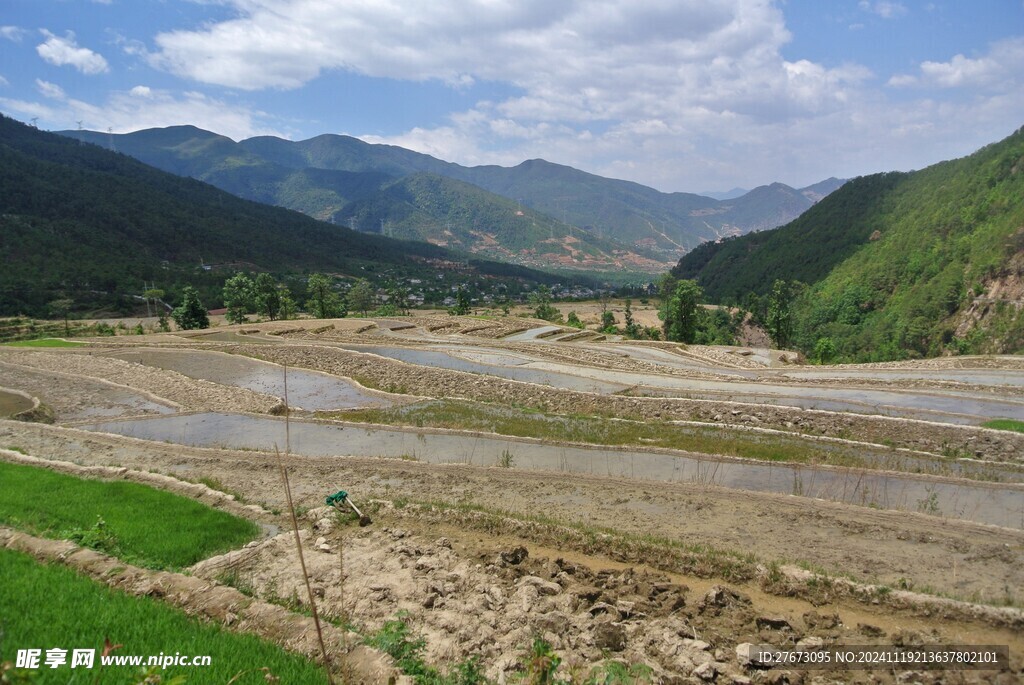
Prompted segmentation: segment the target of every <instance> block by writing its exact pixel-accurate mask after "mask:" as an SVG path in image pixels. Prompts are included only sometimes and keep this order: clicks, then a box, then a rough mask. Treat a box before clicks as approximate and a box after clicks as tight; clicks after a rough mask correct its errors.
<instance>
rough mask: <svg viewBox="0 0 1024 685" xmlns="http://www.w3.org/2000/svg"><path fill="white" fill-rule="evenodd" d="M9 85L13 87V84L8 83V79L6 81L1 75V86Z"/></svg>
mask: <svg viewBox="0 0 1024 685" xmlns="http://www.w3.org/2000/svg"><path fill="white" fill-rule="evenodd" d="M9 85H11V82H10V81H8V80H7V79H5V78H4V77H3V75H0V86H9Z"/></svg>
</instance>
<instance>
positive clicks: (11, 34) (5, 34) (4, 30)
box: [0, 26, 28, 43]
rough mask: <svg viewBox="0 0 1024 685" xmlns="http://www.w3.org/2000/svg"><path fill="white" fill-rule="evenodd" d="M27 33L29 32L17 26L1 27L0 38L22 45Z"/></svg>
mask: <svg viewBox="0 0 1024 685" xmlns="http://www.w3.org/2000/svg"><path fill="white" fill-rule="evenodd" d="M27 33H28V31H26V30H25V29H23V28H19V27H17V26H0V38H6V39H7V40H10V41H14V42H15V43H20V42H21V39H22V38H24V37H25V35H26V34H27Z"/></svg>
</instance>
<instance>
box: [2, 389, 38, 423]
mask: <svg viewBox="0 0 1024 685" xmlns="http://www.w3.org/2000/svg"><path fill="white" fill-rule="evenodd" d="M32 405H33V402H32V400H31V399H29V398H28V397H25V396H24V395H22V394H21V393H17V392H11V391H9V390H0V418H6V417H8V416H14V415H15V414H20V413H21V412H23V411H28V410H29V409H31V408H32Z"/></svg>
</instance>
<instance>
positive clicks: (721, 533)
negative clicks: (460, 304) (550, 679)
mask: <svg viewBox="0 0 1024 685" xmlns="http://www.w3.org/2000/svg"><path fill="white" fill-rule="evenodd" d="M371 324H373V325H371ZM490 324H500V325H501V326H504V327H505V329H504V330H506V331H515V332H514V333H511V334H510V335H507V336H505V337H502V336H501V335H497V334H496V333H495V331H494V330H493V329H492V330H490V332H488V333H481V335H480V336H474V335H473V333H472V332H473V331H475V330H480V329H481V326H488V325H490ZM513 324H514V325H513ZM523 325H524V324H523V322H522V320H515V321H512V322H502V321H500V320H499V321H496V322H486V321H481V320H479V319H469V318H465V319H463V318H459V317H436V318H435V319H432V320H431V319H429V317H413V318H411V319H409V320H406V319H404V318H402V317H396V318H394V319H382V320H358V319H357V320H352V321H346V322H345V323H344V325H341V324H338V322H319V321H294V322H274V324H273V326H267V325H263V324H245V325H244V326H236V327H231V326H224V327H221V328H217V329H215V330H214V331H212V332H209V333H205V334H201V335H192V334H189V335H188V337H185V336H161V337H154V338H153V339H152V341H150V340H149V339H148V338H147V337H146V336H141V337H139V336H132V337H131V338H130V339H128V338H125V339H121V338H111V339H104V340H97V341H96V342H95V343H94V344H93V345H90V346H89V347H88V348H86V349H76V350H73V351H67V350H64V351H59V350H58V351H52V352H51V351H40V352H32V353H28V352H15V351H9V350H3V349H0V387H2V388H5V389H10V390H16V391H18V392H17V393H4V392H2V391H0V415H2V414H3V413H4V411H9V410H13V409H16V408H17V407H20V406H22V404H23V403H24V402H25V399H24V397H23V396H22V395H21V394H20V393H25V394H26V395H28V396H30V397H38V398H40V400H41V401H43V402H44V403H45V404H47V405H49V406H50V407H52V409H53V415H54V416H55V418H56V425H52V426H46V425H40V424H25V423H21V422H16V421H10V420H4V419H0V458H3V459H8V460H16V459H20V458H24V459H40V460H45V461H47V462H54V463H56V462H60V463H62V464H63V466H60V468H63V469H71V468H78V467H79V466H80V467H81V468H92V467H97V466H107V467H115V469H116V471H115V472H116V473H123V472H124V469H134V470H135V471H137V472H138V473H143V474H149V473H150V472H156V474H166V475H169V476H174V477H178V478H182V479H188V480H190V481H193V482H196V481H202V482H204V483H210V484H213V485H214V486H215V487H216V488H217V489H222V490H223V491H225V492H231V493H235V494H236V495H240V496H243V497H244V498H245V500H246V503H247V506H252V507H254V509H253V512H257V511H258V512H260V513H259V514H258V517H259V519H260V521H261V523H265V524H268V525H271V526H277V529H280V530H287V528H288V527H289V526H290V525H291V524H290V522H289V520H287V519H286V517H285V514H284V511H285V507H286V505H285V497H284V495H283V492H282V487H281V478H280V472H279V471H278V469H277V463H276V457H275V456H274V447H275V446H277V447H278V448H279V449H280V450H281V451H282V452H284V453H285V454H283V456H282V460H283V462H284V464H285V466H286V468H287V471H288V473H289V479H290V482H291V487H292V491H293V495H294V497H295V498H296V504H297V505H298V506H299V507H300V513H301V512H306V515H305V516H303V517H302V518H301V519H300V527H301V528H303V529H304V530H305V531H306V533H305V534H304V535H303V537H302V544H303V546H304V549H305V550H306V555H307V556H306V561H307V563H308V564H309V568H310V571H311V575H312V578H311V580H312V582H313V584H314V589H315V590H316V592H317V593H318V594H317V595H316V596H317V597H318V598H319V600H318V601H321V602H323V604H322V608H323V609H324V611H325V613H326V615H330V616H339V615H341V614H340V613H339V612H342V611H343V612H345V614H346V615H347V616H349V617H350V618H351V619H353V620H354V621H355V622H357V623H359V624H360V625H362V626H364V627H365V628H366V630H368V631H373V630H377V629H379V628H380V627H381V626H382V625H383V623H384V621H387V620H390V619H393V618H394V616H395V615H396V613H397V612H398V611H399V610H405V611H407V612H408V614H407V620H408V621H409V625H410V629H411V630H413V631H415V634H417V635H423V636H424V637H425V638H426V640H427V647H426V649H425V652H424V654H425V656H426V658H427V660H428V662H429V663H431V664H436V665H438V666H441V667H446V668H447V667H450V666H452V665H453V664H455V663H458V662H460V661H461V660H463V659H466V658H469V657H476V658H479V659H480V664H481V667H482V668H483V669H484V670H485V672H486V673H487V674H488V676H489V677H491V678H494V679H495V680H497V679H499V678H506V679H508V678H512V677H513V676H514V673H513V672H512V671H511V670H508V669H509V668H510V667H509V665H508V664H510V663H512V661H510V660H509V655H513V656H515V655H520V654H523V653H525V651H524V650H526V649H527V648H528V647H529V644H528V643H529V641H530V639H531V636H532V635H535V634H542V635H548V634H549V635H550V636H552V637H551V643H552V644H553V645H554V649H555V650H556V652H557V653H558V654H559V655H560V656H562V657H564V658H566V659H572V660H575V661H576V662H578V663H580V664H584V665H586V666H587V667H591V666H593V665H596V664H599V663H603V660H605V659H607V658H617V659H619V660H621V661H622V662H623V663H637V664H643V665H645V666H647V667H649V668H650V669H652V673H654V674H655V677H654V678H653V682H666V683H668V682H672V683H675V682H689V681H690V680H692V679H694V678H698V679H700V680H702V681H704V682H722V683H744V682H748V680H749V682H751V683H753V682H755V681H758V682H760V681H762V680H764V674H763V672H762V671H760V670H758V669H756V668H753V667H751V666H749V665H748V664H745V663H743V662H742V661H741V660H740V659H739V658H738V656H737V652H736V648H737V647H738V646H739V645H740V644H741V643H745V642H755V643H757V642H762V641H764V642H768V643H771V644H776V643H778V644H787V645H788V644H795V642H797V641H800V640H811V641H812V643H813V642H814V641H816V640H821V641H822V643H823V644H864V643H865V642H868V643H870V644H878V645H888V646H892V645H894V644H919V643H932V642H943V641H944V642H947V643H952V644H980V642H979V641H981V640H987V641H989V642H990V643H992V644H1009V645H1011V655H1012V656H1011V665H1010V667H1009V669H1008V670H1006V671H1005V672H1004V673H1003V674H993V673H987V672H978V674H979V675H977V676H975V675H973V674H967V675H966V679H965V681H964V682H971V683H973V682H992V681H993V679H995V678H996V677H998V676H1005V677H1004V678H1003V681H1006V682H1013V681H1014V679H1019V678H1020V676H1021V675H1024V660H1022V658H1021V656H1020V655H1018V654H1017V651H1019V652H1020V654H1024V641H1022V638H1021V637H1020V636H1021V635H1024V593H1022V592H1021V590H1020V588H1022V587H1024V436H1022V434H1020V433H1017V432H1014V431H1010V430H991V429H986V428H982V427H980V424H981V423H983V422H986V421H988V420H989V419H993V418H1004V419H1011V420H1017V421H1021V420H1022V419H1024V412H1022V411H1021V407H1022V406H1024V395H1022V392H1021V388H1022V387H1024V372H1022V371H1021V369H1020V368H1019V366H1018V365H1015V364H1014V360H1009V361H1007V360H1003V359H998V358H992V359H980V360H975V361H971V362H970V364H973V366H972V365H970V364H968V365H965V366H963V367H962V368H961V367H957V366H956V365H955V361H956V360H952V361H946V360H928V364H923V363H921V364H919V365H917V366H914V365H912V364H908V365H902V366H901V365H886V366H884V367H882V366H879V367H877V368H876V367H863V368H862V367H835V368H830V367H808V366H799V365H792V364H790V365H780V364H779V361H778V355H777V354H776V353H772V354H767V353H765V352H764V351H763V350H762V351H759V352H757V351H751V353H750V354H749V355H745V356H743V355H740V354H739V352H743V351H742V350H741V351H739V352H738V351H737V350H735V349H731V350H717V349H714V348H697V347H693V348H689V349H684V348H673V347H672V346H669V345H665V344H662V345H660V346H657V345H649V346H645V345H642V344H637V343H630V342H618V341H614V340H609V341H594V340H593V338H591V339H590V340H583V339H581V340H580V341H578V342H574V341H572V340H569V341H566V340H560V339H559V338H560V337H561V336H558V335H554V336H550V335H546V334H549V333H551V332H552V331H554V330H556V328H555V327H551V326H548V325H547V324H544V323H541V322H537V323H536V325H533V326H532V327H530V328H528V329H527V330H525V331H524V330H522V326H523ZM331 326H334V327H333V328H331ZM243 329H244V330H246V333H245V334H241V330H243ZM303 329H305V330H303ZM328 329H330V330H329V331H328ZM293 331H297V332H295V333H293ZM323 331H327V332H325V333H323V334H322V340H321V339H319V338H318V336H320V335H321V333H318V332H323ZM271 332H274V333H275V335H269V333H271ZM500 332H501V331H499V333H500ZM488 336H489V337H488ZM257 342H258V344H251V343H257ZM367 353H369V354H367ZM283 363H288V365H289V366H288V373H287V383H288V388H287V395H288V400H289V404H290V409H291V410H293V411H294V414H293V415H292V417H291V419H290V421H289V422H288V424H287V425H288V430H287V431H286V429H285V426H286V423H285V419H284V417H282V416H281V415H280V414H282V413H284V412H285V411H286V409H285V407H284V405H283V403H282V400H283V398H284V395H285V387H284V380H285V379H284V367H283V366H282V364H283ZM378 388H379V389H384V390H389V391H390V393H392V394H389V392H383V391H381V390H378ZM19 398H20V399H19ZM456 402H457V403H461V404H460V406H465V407H468V408H469V409H467V410H466V411H465V412H463V414H464V415H463V416H462V417H461V419H462V420H464V421H465V425H460V424H458V422H457V421H455V422H453V423H447V422H446V421H447V419H445V420H442V419H443V418H444V417H441V416H440V412H434V413H431V411H428V409H429V408H430V407H432V406H435V405H446V406H447V405H451V404H453V403H456ZM474 408H475V409H474ZM311 412H320V413H319V414H318V416H321V417H330V418H320V419H314V418H311V417H310V413H311ZM353 412H354V414H353ZM360 412H361V413H362V415H363V418H356V416H357V415H360ZM452 414H453V415H454V416H455V419H459V418H460V417H459V416H458V412H452ZM346 415H348V416H349V417H350V418H349V419H346ZM370 416H384V417H393V418H392V419H391V420H389V421H381V422H378V423H373V422H372V421H371V420H370V419H369V418H366V417H370ZM449 418H450V417H449ZM505 418H508V419H509V420H510V421H513V420H514V421H517V422H518V424H517V426H518V427H517V428H516V429H515V430H512V428H510V427H509V424H508V423H503V422H502V420H499V419H505ZM470 419H472V421H471V420H470ZM473 421H476V422H477V423H473ZM417 422H419V423H417ZM471 424H472V425H471ZM541 424H544V425H545V430H543V431H541V430H539V429H538V430H537V431H536V434H534V435H531V427H532V426H534V427H535V426H540V425H541ZM1009 425H1011V426H1012V425H1015V424H1013V423H1012V421H1011V422H1009ZM631 427H633V428H631ZM634 428H635V438H634V437H633V434H632V433H630V432H629V431H630V430H633V429H634ZM613 429H614V430H613ZM869 429H870V430H869ZM502 431H505V432H502ZM581 431H582V433H581ZM616 431H617V432H616ZM622 436H627V437H625V438H623V437H622ZM613 438H614V439H613ZM677 438H678V440H679V442H673V440H676V439H677ZM690 438H693V439H694V441H695V442H694V443H693V444H694V445H699V449H696V448H694V449H690V448H681V447H679V445H680V444H683V445H685V444H689V443H688V442H686V441H687V440H689V439H690ZM737 445H739V446H741V447H743V449H737ZM762 448H764V449H762ZM759 454H768V455H770V456H765V457H758V456H752V455H759ZM744 455H746V456H744ZM808 455H810V456H808ZM818 458H820V461H816V459H818ZM850 464H859V465H857V466H851V465H850ZM55 468H56V467H55ZM156 474H150V475H151V476H153V477H157V475H156ZM159 477H161V478H162V477H164V476H159ZM189 487H194V486H191V485H190V486H189ZM338 489H345V490H346V491H347V492H349V493H350V494H351V495H352V497H353V498H354V499H355V500H356V501H358V502H359V503H360V504H361V505H366V506H367V507H368V509H369V510H370V511H371V512H372V517H373V519H374V523H373V525H371V526H369V527H368V528H366V529H358V528H356V527H354V526H353V527H347V526H345V525H343V524H341V523H339V522H338V521H337V520H336V519H335V518H333V514H332V512H330V511H329V510H326V509H324V508H323V506H322V505H323V502H324V497H325V496H326V495H327V494H331V493H333V492H336V491H337V490H338ZM185 491H187V489H186V490H185ZM253 515H254V516H257V514H256V513H254V514H253ZM290 540H291V538H289V541H290ZM290 544H293V541H290V542H288V543H287V544H285V542H284V541H283V539H280V540H279V539H276V538H273V539H269V540H266V541H264V542H261V543H260V544H259V545H257V546H255V547H253V548H251V549H247V550H236V551H235V552H232V553H231V555H229V558H227V559H223V560H209V562H210V563H209V566H208V567H202V565H200V567H197V568H195V569H192V570H191V571H190V573H192V574H194V576H195V577H198V578H203V579H204V580H206V581H209V583H210V587H211V588H218V587H219V584H222V583H224V582H226V580H225V576H224V575H223V573H222V570H223V568H224V566H223V564H230V565H231V566H232V568H234V569H235V570H236V572H237V573H236V578H235V581H233V582H243V583H245V587H246V588H247V591H248V592H250V593H252V595H254V596H256V597H258V598H260V599H262V600H265V601H269V602H277V603H281V602H283V600H282V599H281V598H282V597H290V596H291V595H292V594H293V591H298V592H299V596H302V594H301V592H302V591H304V590H303V586H302V585H301V583H300V581H301V578H302V576H301V573H300V571H299V569H298V564H297V562H296V561H295V560H294V559H293V555H292V553H291V551H289V548H288V545H290ZM342 548H344V550H345V568H346V569H348V576H347V578H346V581H345V582H346V583H347V584H348V587H347V588H346V589H345V593H344V595H342V594H341V593H340V592H339V591H338V588H339V587H340V585H341V584H340V583H339V582H338V579H339V576H338V574H339V566H338V554H337V553H338V551H339V550H340V549H342ZM520 548H521V549H522V550H523V551H520ZM292 551H293V550H292ZM293 608H294V607H293ZM824 626H828V627H827V628H826V627H824ZM651 636H655V637H656V640H655V641H656V642H657V645H655V644H654V642H652V638H651ZM659 636H660V637H659ZM1014 650H1017V651H1014ZM698 669H699V671H698ZM711 673H713V674H714V675H713V677H711V678H710V679H708V678H705V677H704V676H706V675H708V674H711ZM700 674H704V676H702V675H700ZM862 676H863V673H862V672H861V673H857V672H839V671H837V672H834V673H832V672H830V673H829V679H830V682H831V681H835V682H841V683H847V682H850V683H852V682H862V681H863V678H862ZM680 678H681V680H680ZM1006 678H1010V680H1006ZM897 680H898V679H897V678H896V676H894V675H892V674H889V673H883V674H881V676H880V681H881V682H886V683H890V682H891V683H895V682H897ZM1003 681H998V682H1003ZM778 682H783V680H779V681H778ZM789 682H792V681H789Z"/></svg>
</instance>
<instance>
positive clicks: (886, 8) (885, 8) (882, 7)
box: [859, 0, 908, 19]
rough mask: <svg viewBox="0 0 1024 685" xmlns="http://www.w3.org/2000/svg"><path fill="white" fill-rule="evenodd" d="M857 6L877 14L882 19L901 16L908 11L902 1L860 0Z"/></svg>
mask: <svg viewBox="0 0 1024 685" xmlns="http://www.w3.org/2000/svg"><path fill="white" fill-rule="evenodd" d="M859 7H860V8H861V9H862V10H864V11H865V12H871V13H872V14H877V15H878V16H880V17H882V18H883V19H893V18H895V17H901V16H903V15H904V14H907V12H908V10H907V7H906V5H904V4H903V3H902V2H892V1H891V0H875V2H869V0H861V1H860V3H859Z"/></svg>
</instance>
